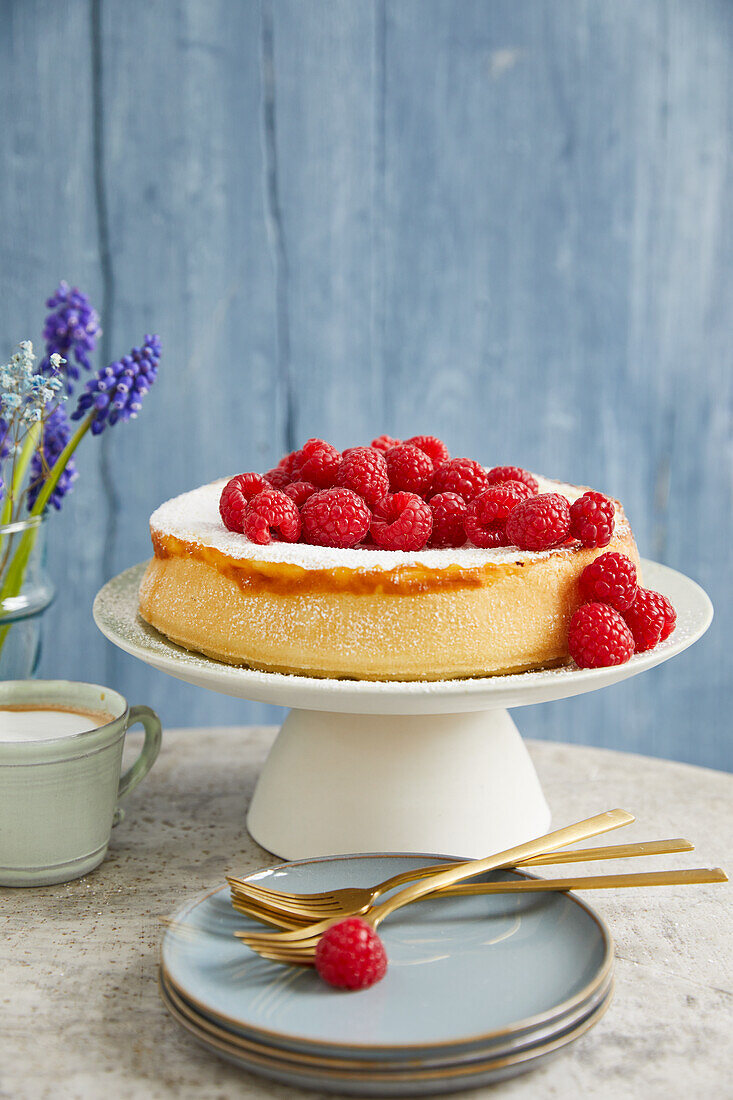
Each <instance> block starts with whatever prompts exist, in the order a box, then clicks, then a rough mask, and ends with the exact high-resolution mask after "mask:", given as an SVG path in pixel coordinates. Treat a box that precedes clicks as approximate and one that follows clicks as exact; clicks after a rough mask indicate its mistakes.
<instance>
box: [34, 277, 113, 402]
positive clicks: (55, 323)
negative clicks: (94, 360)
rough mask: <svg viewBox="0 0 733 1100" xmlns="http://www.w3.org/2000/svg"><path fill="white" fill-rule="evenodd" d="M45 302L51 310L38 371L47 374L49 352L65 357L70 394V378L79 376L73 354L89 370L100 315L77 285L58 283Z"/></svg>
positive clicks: (77, 361)
mask: <svg viewBox="0 0 733 1100" xmlns="http://www.w3.org/2000/svg"><path fill="white" fill-rule="evenodd" d="M46 305H47V306H48V308H49V309H50V310H51V313H49V314H48V316H47V317H46V323H45V325H44V328H43V338H44V340H45V341H46V355H45V358H44V359H43V362H42V363H41V371H42V372H43V373H44V374H47V373H48V372H49V370H50V366H51V355H53V354H54V353H56V354H58V355H61V356H63V358H64V359H65V360H66V371H65V374H66V386H67V389H68V391H69V393H71V390H72V388H73V387H72V385H71V381H70V380H71V379H77V378H78V377H79V367H78V366H76V365H75V364H74V363H73V362H72V361H71V356H72V354H73V357H74V359H75V360H76V363H78V364H79V365H80V366H82V367H84V369H85V370H91V363H90V362H89V353H90V352H92V351H94V348H95V346H96V343H97V339H98V337H99V335H100V333H101V331H102V330H101V329H100V327H99V315H98V314H97V311H96V310H95V309H93V308H92V305H91V303H90V301H89V299H88V298H87V296H86V294H83V293H82V291H81V290H79V289H78V288H77V287H70V286H69V284H68V283H67V282H64V281H62V282H60V283H59V285H58V287H57V288H56V292H55V293H54V294H53V295H52V297H50V298H49V299H48V300H47V302H46Z"/></svg>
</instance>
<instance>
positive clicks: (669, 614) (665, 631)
mask: <svg viewBox="0 0 733 1100" xmlns="http://www.w3.org/2000/svg"><path fill="white" fill-rule="evenodd" d="M662 601H663V610H664V626H663V627H662V633H661V634H660V635H659V641H660V642H663V641H664V639H665V638H668V637H669V636H670V634H671V633H672V631H673V630H674V628H675V626H676V625H677V612H676V611H675V609H674V607H673V606H672V604H671V603H670V601H669V600H668V599H667V597H666V596H662Z"/></svg>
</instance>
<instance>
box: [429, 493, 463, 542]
mask: <svg viewBox="0 0 733 1100" xmlns="http://www.w3.org/2000/svg"><path fill="white" fill-rule="evenodd" d="M429 503H430V509H431V511H432V513H433V533H432V534H431V536H430V545H431V546H433V547H435V548H436V549H442V548H443V547H446V546H463V544H464V543H465V541H466V530H465V527H464V526H463V521H464V519H465V516H466V502H465V501H464V499H463V497H459V495H458V493H438V494H437V495H436V496H434V497H431V498H430V502H429Z"/></svg>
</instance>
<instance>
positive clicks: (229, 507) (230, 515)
mask: <svg viewBox="0 0 733 1100" xmlns="http://www.w3.org/2000/svg"><path fill="white" fill-rule="evenodd" d="M269 488H270V485H269V483H268V482H267V481H266V480H265V478H264V477H262V475H261V474H237V476H236V477H233V478H231V479H230V480H229V481H228V482H227V483H226V485H225V486H224V488H223V489H222V491H221V496H220V498H219V515H220V516H221V518H222V522H223V524H224V526H225V527H226V528H227V529H228V530H229V531H236V532H237V533H238V534H240V535H241V534H242V530H243V523H244V510H245V508H246V507H247V505H248V504H249V502H250V500H251V499H252V497H254V496H257V494H258V493H261V492H262V490H263V489H269Z"/></svg>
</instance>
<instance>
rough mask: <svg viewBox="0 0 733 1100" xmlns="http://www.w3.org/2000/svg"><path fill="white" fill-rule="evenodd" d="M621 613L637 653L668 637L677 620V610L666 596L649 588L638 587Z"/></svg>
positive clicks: (652, 647) (651, 647)
mask: <svg viewBox="0 0 733 1100" xmlns="http://www.w3.org/2000/svg"><path fill="white" fill-rule="evenodd" d="M623 615H624V619H625V620H626V623H627V625H628V627H629V630H630V631H631V633H632V634H633V636H634V645H635V647H636V652H637V653H644V652H645V651H646V650H648V649H654V646H655V645H656V644H657V642H661V641H664V639H665V638H668V637H669V635H670V634H671V633H672V631H673V630H674V626H675V623H676V621H677V612H676V611H675V609H674V607H673V606H672V604H671V603H670V602H669V600H668V599H667V597H666V596H663V595H662V593H661V592H653V591H652V589H651V588H639V589H638V591H637V593H636V598H635V600H634V602H633V603H632V604H631V606H630V607H629V608H628V609H627V610H626V611H624V613H623Z"/></svg>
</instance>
